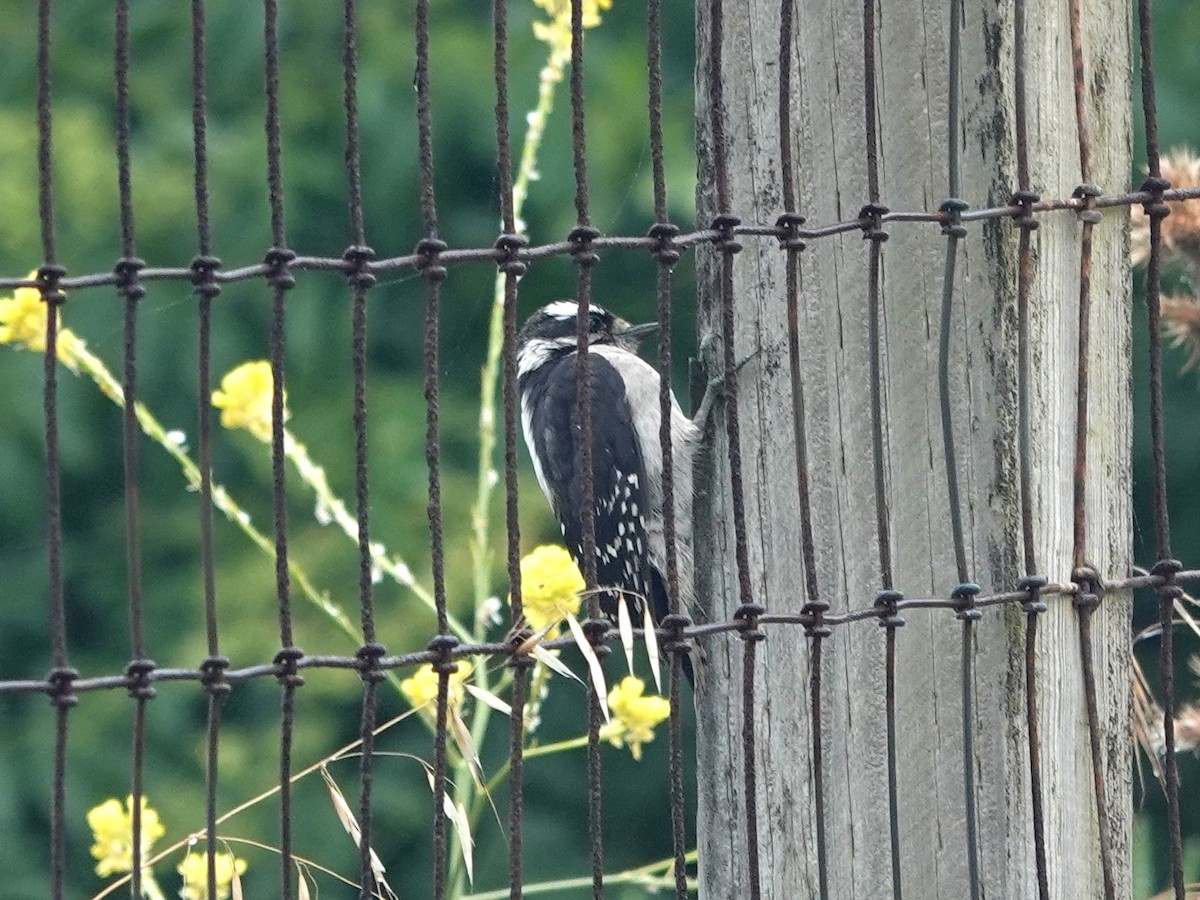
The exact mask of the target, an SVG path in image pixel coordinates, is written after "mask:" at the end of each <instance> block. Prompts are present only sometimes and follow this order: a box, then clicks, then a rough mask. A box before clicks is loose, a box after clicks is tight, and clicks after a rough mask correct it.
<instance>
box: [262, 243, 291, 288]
mask: <svg viewBox="0 0 1200 900" xmlns="http://www.w3.org/2000/svg"><path fill="white" fill-rule="evenodd" d="M295 259H296V254H295V253H293V252H292V251H291V250H289V249H287V248H286V247H272V248H271V249H270V250H268V251H267V253H266V255H265V256H264V257H263V263H265V264H266V267H267V284H269V285H270V286H271V287H273V288H275V289H276V290H278V291H287V290H291V289H292V288H294V287H295V286H296V276H294V275H293V274H292V272H291V270H290V269H289V268H288V266H289V265H290V264H291V263H292V262H293V261H294V260H295Z"/></svg>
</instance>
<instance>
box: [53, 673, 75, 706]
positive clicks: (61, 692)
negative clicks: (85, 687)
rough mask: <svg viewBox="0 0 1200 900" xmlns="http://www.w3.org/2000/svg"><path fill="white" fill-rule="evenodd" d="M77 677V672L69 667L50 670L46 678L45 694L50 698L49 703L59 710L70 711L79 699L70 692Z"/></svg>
mask: <svg viewBox="0 0 1200 900" xmlns="http://www.w3.org/2000/svg"><path fill="white" fill-rule="evenodd" d="M78 677H79V670H78V669H72V668H71V667H69V666H57V667H55V668H53V669H51V670H50V674H48V675H47V676H46V693H47V694H48V695H49V696H50V702H51V703H52V704H53V705H54V706H57V707H58V708H60V709H70V708H71V707H73V706H77V705H78V704H79V698H78V697H77V696H75V692H74V691H72V690H71V686H72V685H73V684H74V682H75V679H76V678H78Z"/></svg>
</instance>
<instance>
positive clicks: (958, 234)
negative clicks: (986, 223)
mask: <svg viewBox="0 0 1200 900" xmlns="http://www.w3.org/2000/svg"><path fill="white" fill-rule="evenodd" d="M970 208H971V204H969V203H967V201H966V200H962V199H960V198H958V197H949V198H947V199H945V200H943V201H942V205H941V206H939V207H938V211H939V212H941V214H942V234H944V235H946V236H947V237H955V238H964V237H966V236H967V228H966V226H965V225H963V223H962V214H963V213H964V212H966V211H967V210H968V209H970Z"/></svg>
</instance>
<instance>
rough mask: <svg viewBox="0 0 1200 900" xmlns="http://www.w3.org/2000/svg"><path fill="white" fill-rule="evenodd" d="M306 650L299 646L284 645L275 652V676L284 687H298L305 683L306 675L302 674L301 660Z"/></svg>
mask: <svg viewBox="0 0 1200 900" xmlns="http://www.w3.org/2000/svg"><path fill="white" fill-rule="evenodd" d="M303 658H304V651H303V650H301V649H300V648H299V647H284V648H282V649H281V650H280V651H279V652H278V653H276V654H275V658H274V659H273V660H272V662H273V663H274V664H275V678H276V679H277V680H278V681H279V683H280V684H281V685H282V686H283V687H290V688H297V687H300V686H301V685H302V684H304V676H303V675H301V674H300V670H299V666H298V665H297V664H298V663H299V662H300V660H302V659H303Z"/></svg>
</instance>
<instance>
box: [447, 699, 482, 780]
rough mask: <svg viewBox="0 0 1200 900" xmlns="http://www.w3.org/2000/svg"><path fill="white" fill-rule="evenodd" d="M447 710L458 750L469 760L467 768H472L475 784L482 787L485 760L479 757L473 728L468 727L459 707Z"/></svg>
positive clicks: (451, 731)
mask: <svg viewBox="0 0 1200 900" xmlns="http://www.w3.org/2000/svg"><path fill="white" fill-rule="evenodd" d="M446 712H447V713H449V716H448V721H449V722H450V733H451V734H452V735H453V736H454V743H456V744H457V745H458V752H459V753H461V754H462V756H463V759H465V760H466V761H467V768H468V769H470V770H471V777H472V778H474V779H475V786H476V787H478V788H482V787H483V762H482V760H480V758H479V751H478V750H476V749H475V740H474V738H472V737H471V729H469V728H467V723H466V722H464V721H463V720H462V715H461V714H460V713H459V711H458V710H457V709H455V708H454V707H450V708H449V709H448V710H446Z"/></svg>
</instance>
